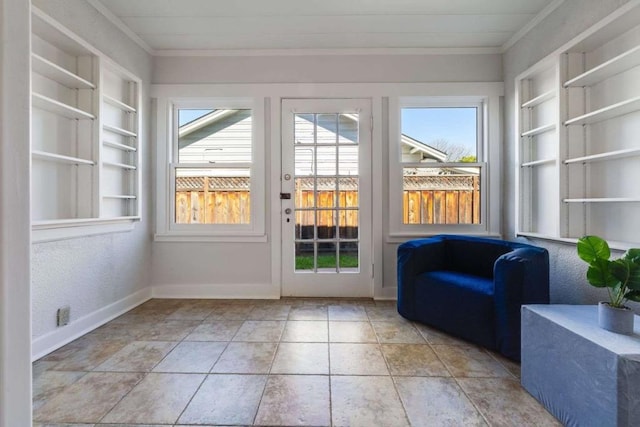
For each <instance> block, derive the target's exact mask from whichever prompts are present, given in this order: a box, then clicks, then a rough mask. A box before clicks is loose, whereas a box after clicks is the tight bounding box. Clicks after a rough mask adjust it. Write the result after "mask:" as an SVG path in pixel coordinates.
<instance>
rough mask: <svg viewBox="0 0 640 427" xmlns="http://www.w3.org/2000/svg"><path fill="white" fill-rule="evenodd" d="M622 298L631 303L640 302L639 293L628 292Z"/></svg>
mask: <svg viewBox="0 0 640 427" xmlns="http://www.w3.org/2000/svg"><path fill="white" fill-rule="evenodd" d="M624 297H625V298H626V299H628V300H631V301H635V302H640V291H629V292H627V294H626V295H625V296H624Z"/></svg>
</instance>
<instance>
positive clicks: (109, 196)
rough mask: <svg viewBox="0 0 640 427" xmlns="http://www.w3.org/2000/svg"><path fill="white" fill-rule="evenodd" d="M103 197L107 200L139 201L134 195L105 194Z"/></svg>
mask: <svg viewBox="0 0 640 427" xmlns="http://www.w3.org/2000/svg"><path fill="white" fill-rule="evenodd" d="M102 197H104V198H105V199H123V200H133V199H137V197H136V196H134V195H132V194H105V195H104V196H102Z"/></svg>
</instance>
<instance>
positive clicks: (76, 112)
mask: <svg viewBox="0 0 640 427" xmlns="http://www.w3.org/2000/svg"><path fill="white" fill-rule="evenodd" d="M31 101H32V103H33V106H34V107H37V108H41V109H43V110H47V111H50V112H52V113H55V114H59V115H61V116H65V117H67V118H69V119H75V120H93V119H95V118H96V117H95V116H94V115H93V114H89V113H87V112H86V111H83V110H80V109H78V108H76V107H72V106H71V105H68V104H65V103H62V102H60V101H57V100H55V99H53V98H49V97H48V96H44V95H41V94H39V93H35V92H34V93H32V94H31Z"/></svg>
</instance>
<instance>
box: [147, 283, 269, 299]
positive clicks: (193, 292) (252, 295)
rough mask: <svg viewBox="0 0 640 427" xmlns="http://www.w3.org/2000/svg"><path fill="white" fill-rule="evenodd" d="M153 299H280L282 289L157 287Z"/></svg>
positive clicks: (227, 285) (198, 286)
mask: <svg viewBox="0 0 640 427" xmlns="http://www.w3.org/2000/svg"><path fill="white" fill-rule="evenodd" d="M152 295H153V298H196V299H198V298H201V299H279V298H280V287H278V286H273V285H271V284H268V283H264V284H247V285H242V284H185V285H156V286H153V287H152Z"/></svg>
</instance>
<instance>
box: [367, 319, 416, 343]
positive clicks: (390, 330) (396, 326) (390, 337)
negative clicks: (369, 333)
mask: <svg viewBox="0 0 640 427" xmlns="http://www.w3.org/2000/svg"><path fill="white" fill-rule="evenodd" d="M371 325H372V326H373V330H374V331H375V333H376V336H377V337H378V340H379V341H380V343H395V344H426V341H425V340H424V338H422V336H421V335H420V334H419V333H418V331H417V330H416V328H415V327H414V326H413V325H412V324H411V323H409V322H371Z"/></svg>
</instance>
